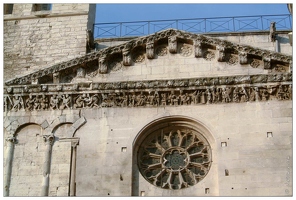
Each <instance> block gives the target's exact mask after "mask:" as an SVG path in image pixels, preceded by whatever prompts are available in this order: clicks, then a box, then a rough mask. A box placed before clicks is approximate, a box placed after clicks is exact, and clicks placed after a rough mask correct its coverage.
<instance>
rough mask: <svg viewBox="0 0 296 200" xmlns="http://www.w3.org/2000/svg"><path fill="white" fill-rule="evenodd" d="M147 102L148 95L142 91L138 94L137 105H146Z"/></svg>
mask: <svg viewBox="0 0 296 200" xmlns="http://www.w3.org/2000/svg"><path fill="white" fill-rule="evenodd" d="M145 104H146V96H145V95H144V94H143V92H141V93H140V94H139V95H138V96H137V106H144V105H145Z"/></svg>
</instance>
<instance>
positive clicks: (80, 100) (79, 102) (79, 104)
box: [74, 94, 87, 108]
mask: <svg viewBox="0 0 296 200" xmlns="http://www.w3.org/2000/svg"><path fill="white" fill-rule="evenodd" d="M86 98H87V97H86V94H82V95H78V97H76V99H75V104H74V108H84V107H85V99H86Z"/></svg>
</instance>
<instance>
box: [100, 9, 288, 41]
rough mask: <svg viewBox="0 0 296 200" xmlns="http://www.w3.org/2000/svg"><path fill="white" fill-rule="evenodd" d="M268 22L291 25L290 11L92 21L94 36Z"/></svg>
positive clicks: (261, 27)
mask: <svg viewBox="0 0 296 200" xmlns="http://www.w3.org/2000/svg"><path fill="white" fill-rule="evenodd" d="M271 22H275V23H276V30H291V29H292V16H291V15H290V14H283V15H260V16H238V17H216V18H196V19H173V20H154V21H134V22H116V23H95V24H94V38H113V37H132V36H144V35H148V34H152V33H155V32H158V31H162V30H165V29H169V28H174V29H178V30H183V31H188V32H192V33H198V34H204V33H218V32H247V31H266V30H269V28H270V23H271Z"/></svg>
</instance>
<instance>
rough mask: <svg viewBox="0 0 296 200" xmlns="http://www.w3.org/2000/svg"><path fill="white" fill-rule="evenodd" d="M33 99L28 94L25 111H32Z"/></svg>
mask: <svg viewBox="0 0 296 200" xmlns="http://www.w3.org/2000/svg"><path fill="white" fill-rule="evenodd" d="M34 102H35V98H33V96H32V94H29V98H28V99H27V100H26V110H28V111H32V110H33V109H34Z"/></svg>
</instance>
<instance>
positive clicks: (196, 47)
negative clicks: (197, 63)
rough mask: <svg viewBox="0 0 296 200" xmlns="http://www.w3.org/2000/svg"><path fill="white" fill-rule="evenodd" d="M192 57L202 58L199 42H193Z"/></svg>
mask: <svg viewBox="0 0 296 200" xmlns="http://www.w3.org/2000/svg"><path fill="white" fill-rule="evenodd" d="M194 55H195V57H196V58H200V57H202V56H203V54H202V44H201V40H195V41H194Z"/></svg>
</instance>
